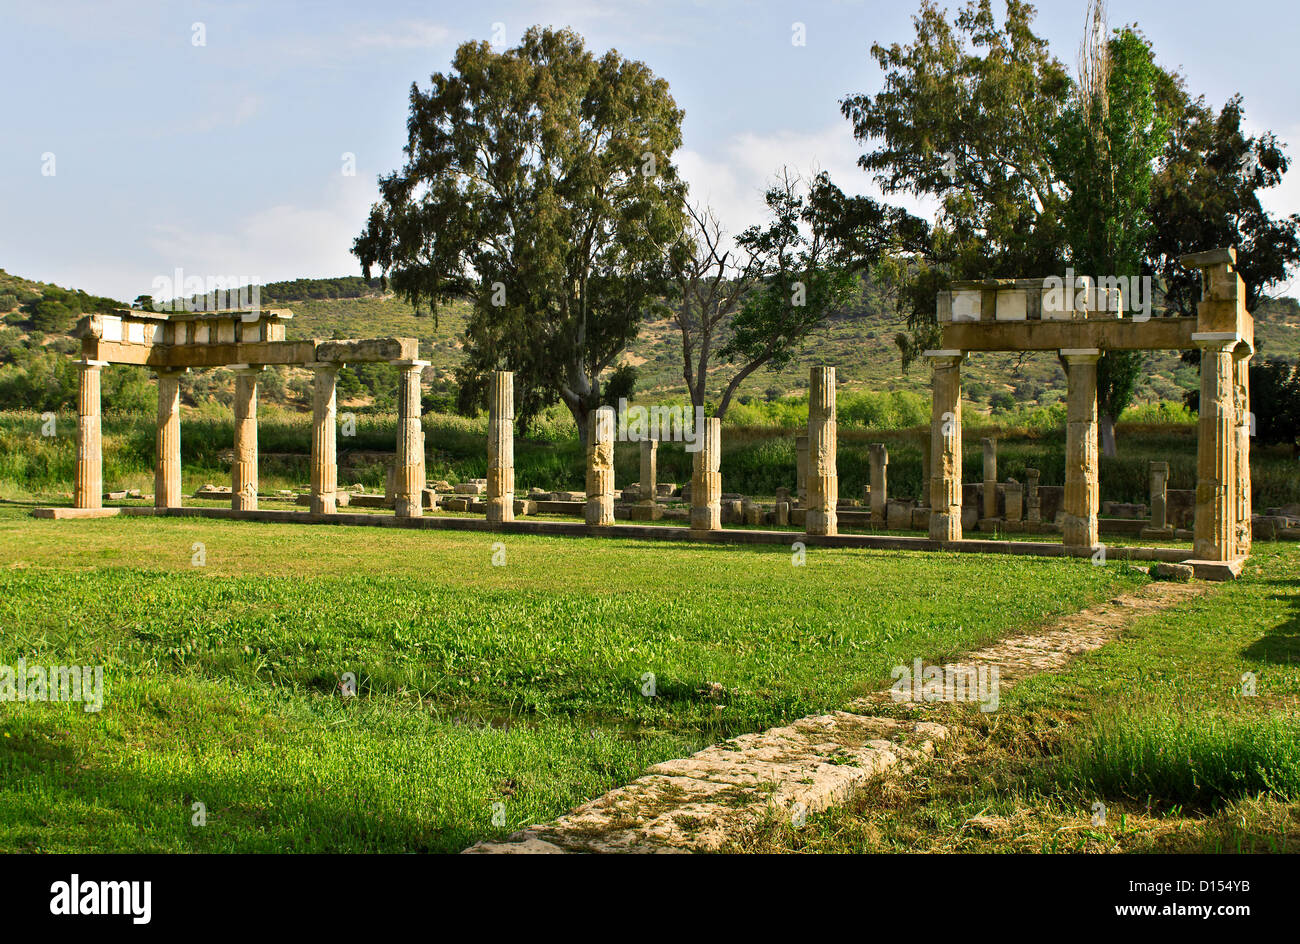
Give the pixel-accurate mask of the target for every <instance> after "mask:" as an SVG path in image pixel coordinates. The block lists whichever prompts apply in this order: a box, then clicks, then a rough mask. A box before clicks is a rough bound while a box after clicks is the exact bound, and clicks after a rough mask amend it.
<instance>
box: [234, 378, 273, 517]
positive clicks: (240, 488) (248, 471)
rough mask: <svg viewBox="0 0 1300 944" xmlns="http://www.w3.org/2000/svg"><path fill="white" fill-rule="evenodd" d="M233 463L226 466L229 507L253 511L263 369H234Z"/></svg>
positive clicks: (255, 491)
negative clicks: (228, 482) (258, 382)
mask: <svg viewBox="0 0 1300 944" xmlns="http://www.w3.org/2000/svg"><path fill="white" fill-rule="evenodd" d="M234 370H235V460H234V462H232V463H231V466H230V507H231V508H233V509H235V510H236V511H256V510H257V378H258V377H260V376H261V374H262V371H263V370H265V368H263V367H250V366H248V365H242V366H236V367H235V368H234Z"/></svg>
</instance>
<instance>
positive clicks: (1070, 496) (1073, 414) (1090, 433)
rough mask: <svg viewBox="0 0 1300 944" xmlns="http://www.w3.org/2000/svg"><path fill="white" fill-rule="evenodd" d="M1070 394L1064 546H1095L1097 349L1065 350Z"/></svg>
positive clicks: (1097, 506)
mask: <svg viewBox="0 0 1300 944" xmlns="http://www.w3.org/2000/svg"><path fill="white" fill-rule="evenodd" d="M1061 356H1062V357H1064V358H1065V364H1066V373H1067V380H1068V384H1069V392H1068V394H1067V397H1068V399H1067V402H1066V415H1065V423H1066V426H1065V524H1064V526H1063V527H1062V529H1061V530H1062V535H1063V541H1062V543H1064V544H1067V545H1069V546H1072V547H1096V546H1097V541H1098V529H1097V512H1098V511H1099V510H1100V505H1101V487H1100V482H1099V481H1098V468H1097V360H1098V358H1099V357H1100V356H1101V352H1100V351H1099V350H1096V349H1083V350H1069V351H1062V352H1061Z"/></svg>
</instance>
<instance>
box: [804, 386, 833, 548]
mask: <svg viewBox="0 0 1300 944" xmlns="http://www.w3.org/2000/svg"><path fill="white" fill-rule="evenodd" d="M836 441H837V435H836V415H835V368H834V367H814V368H812V370H811V371H810V372H809V377H808V515H807V518H806V519H805V524H804V530H805V531H807V533H808V534H836V533H838V531H839V529H838V527H837V523H836V515H835V506H836V504H837V503H838V502H839V498H840V486H839V479H838V477H837V475H836V466H835V447H836Z"/></svg>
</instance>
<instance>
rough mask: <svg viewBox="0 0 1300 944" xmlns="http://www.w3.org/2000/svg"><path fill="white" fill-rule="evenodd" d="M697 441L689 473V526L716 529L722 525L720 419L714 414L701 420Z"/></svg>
mask: <svg viewBox="0 0 1300 944" xmlns="http://www.w3.org/2000/svg"><path fill="white" fill-rule="evenodd" d="M699 445H700V448H699V450H698V451H697V452H696V453H695V456H694V464H693V467H692V473H691V489H690V502H691V530H692V531H717V530H718V529H720V528H721V527H722V472H721V463H722V421H721V420H719V419H718V418H717V417H716V416H712V417H708V418H706V419H705V420H704V431H703V435H702V436H701V437H700V443H699ZM683 491H685V490H684V489H683Z"/></svg>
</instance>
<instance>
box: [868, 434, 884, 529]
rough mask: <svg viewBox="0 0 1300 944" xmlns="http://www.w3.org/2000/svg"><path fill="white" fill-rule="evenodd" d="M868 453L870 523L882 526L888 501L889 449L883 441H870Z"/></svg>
mask: <svg viewBox="0 0 1300 944" xmlns="http://www.w3.org/2000/svg"><path fill="white" fill-rule="evenodd" d="M868 454H869V457H870V461H871V523H872V524H873V525H875V526H876V527H884V525H885V524H886V512H887V507H886V504H887V502H888V501H889V484H888V475H889V450H888V449H886V448H885V444H884V443H872V444H871V446H870V447H869V450H868Z"/></svg>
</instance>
